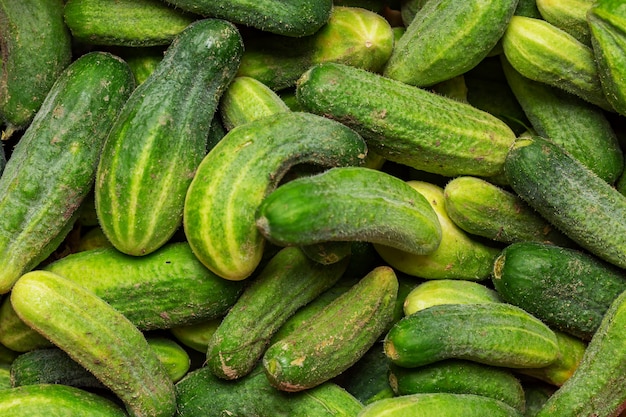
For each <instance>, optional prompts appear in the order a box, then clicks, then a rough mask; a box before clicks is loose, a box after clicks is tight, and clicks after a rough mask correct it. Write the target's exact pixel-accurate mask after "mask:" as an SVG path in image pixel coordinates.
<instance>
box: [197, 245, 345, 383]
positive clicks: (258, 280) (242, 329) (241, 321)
mask: <svg viewBox="0 0 626 417" xmlns="http://www.w3.org/2000/svg"><path fill="white" fill-rule="evenodd" d="M346 267H347V259H346V260H344V261H343V262H336V263H334V264H331V265H321V264H318V263H317V262H314V261H312V260H311V259H309V258H308V257H307V256H306V255H305V254H304V253H302V251H301V250H300V249H298V248H296V247H291V248H284V249H282V250H281V251H279V252H278V253H277V254H276V255H274V256H273V257H272V259H270V261H269V262H268V263H267V265H266V266H265V267H264V268H263V269H262V270H261V271H260V272H259V274H258V276H255V277H254V278H253V281H252V282H251V283H250V285H249V286H247V287H246V289H245V290H244V291H243V293H242V294H241V296H240V297H239V298H238V300H237V302H236V303H235V304H234V305H233V306H232V307H231V308H230V310H229V311H228V313H227V314H226V316H225V317H224V318H223V319H222V321H221V323H220V325H219V326H218V327H217V329H216V330H215V332H214V333H213V335H212V336H211V339H210V340H209V346H208V349H207V360H206V363H205V366H207V367H208V368H210V369H211V371H212V372H213V373H214V374H215V375H217V376H218V377H220V378H224V379H237V378H241V377H242V376H244V375H246V374H248V373H249V372H251V371H252V369H254V366H255V365H256V363H257V361H258V360H259V359H260V358H261V356H262V355H263V353H264V352H265V350H266V348H267V347H268V345H269V342H270V339H271V338H272V336H273V334H274V333H275V332H276V331H277V330H278V329H279V328H280V326H281V325H282V324H283V323H284V322H285V321H286V320H287V318H289V317H290V316H291V315H293V314H294V313H295V311H296V310H297V309H298V308H299V307H302V306H303V305H305V304H308V303H309V302H311V301H313V300H314V299H315V298H316V297H317V296H318V295H320V294H321V293H322V292H323V291H325V290H327V289H329V288H330V287H331V286H332V285H334V284H335V283H336V282H337V281H338V280H339V278H340V277H341V275H342V274H343V273H344V271H345V269H346Z"/></svg>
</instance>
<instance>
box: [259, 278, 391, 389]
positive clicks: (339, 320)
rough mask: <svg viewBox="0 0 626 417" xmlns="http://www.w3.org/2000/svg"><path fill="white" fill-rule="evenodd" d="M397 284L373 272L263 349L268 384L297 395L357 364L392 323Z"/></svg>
mask: <svg viewBox="0 0 626 417" xmlns="http://www.w3.org/2000/svg"><path fill="white" fill-rule="evenodd" d="M397 294H398V279H397V277H396V275H395V272H394V271H393V269H391V268H390V267H388V266H380V267H376V268H374V269H373V270H372V271H371V272H370V273H368V274H367V275H366V276H365V277H363V278H362V279H361V280H360V281H359V282H358V283H357V284H355V285H354V286H353V287H352V288H350V289H349V290H348V291H346V292H345V293H343V294H342V295H340V296H339V297H338V298H336V299H335V300H333V301H332V302H331V303H330V304H328V305H327V306H326V307H325V308H323V309H322V310H321V311H320V312H319V313H318V314H316V315H314V316H312V317H311V318H309V320H308V321H307V322H306V323H304V324H302V325H301V326H300V327H299V329H298V331H297V332H294V333H292V334H290V335H288V336H286V337H284V338H282V339H280V340H279V341H277V342H276V343H275V344H273V345H272V346H270V347H269V348H267V350H266V351H265V354H264V355H263V368H264V369H265V374H266V375H267V377H268V379H269V381H270V384H272V386H274V387H276V388H278V389H279V390H283V391H288V392H297V391H302V390H306V389H310V388H313V387H315V386H318V385H319V384H322V383H324V382H326V381H328V380H330V379H332V378H334V377H336V376H337V375H339V374H340V373H341V372H343V371H345V370H346V369H348V368H349V367H350V366H352V365H353V364H354V363H355V362H356V361H358V360H359V359H360V358H361V357H362V356H363V355H364V354H365V352H367V351H368V350H369V349H370V348H371V347H372V346H373V345H374V343H375V342H376V340H377V339H378V338H379V337H380V336H381V335H382V334H383V332H384V331H385V330H386V329H387V328H388V325H389V323H390V322H391V321H392V320H393V313H394V308H395V302H396V298H397Z"/></svg>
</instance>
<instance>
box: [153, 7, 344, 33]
mask: <svg viewBox="0 0 626 417" xmlns="http://www.w3.org/2000/svg"><path fill="white" fill-rule="evenodd" d="M165 1H167V3H169V4H171V5H173V6H174V7H176V8H179V9H182V10H186V11H189V12H192V13H195V14H199V15H202V16H207V17H216V18H220V19H224V20H227V21H229V22H233V23H236V24H240V25H244V26H249V27H253V28H257V29H260V30H262V31H267V32H271V33H276V34H279V35H284V36H292V37H301V36H306V35H311V34H313V33H315V32H316V31H317V30H319V29H320V28H321V27H322V26H323V25H324V24H325V23H326V22H327V21H328V19H329V17H330V13H331V11H332V7H333V2H332V0H315V1H309V0H295V1H290V2H284V1H275V0H263V1H249V0H227V1H221V2H215V1H213V0H165Z"/></svg>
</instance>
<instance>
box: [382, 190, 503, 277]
mask: <svg viewBox="0 0 626 417" xmlns="http://www.w3.org/2000/svg"><path fill="white" fill-rule="evenodd" d="M407 183H408V185H410V186H411V187H412V188H413V189H415V190H417V191H418V192H419V193H420V194H422V195H423V196H424V197H425V198H426V199H427V200H428V202H429V204H430V205H431V207H432V208H433V210H434V211H435V213H436V214H437V217H438V219H439V224H440V225H441V243H440V244H439V246H438V247H437V248H436V249H435V250H433V251H431V252H429V253H423V254H415V253H408V252H407V251H406V250H402V249H397V248H394V247H391V246H390V245H381V244H375V245H374V247H375V249H376V251H377V252H378V254H379V255H380V257H381V258H382V259H383V260H384V261H385V262H387V263H388V264H389V265H390V266H392V267H393V268H395V269H397V270H399V271H402V272H404V273H405V274H409V275H411V276H416V277H420V278H425V279H467V280H475V281H480V280H486V279H487V278H489V276H490V275H491V271H492V269H493V261H494V260H495V259H496V257H497V256H498V254H499V253H500V249H499V248H497V247H491V246H487V245H485V244H483V243H481V242H479V241H478V240H476V239H474V238H472V237H471V236H470V235H467V234H466V233H465V232H464V231H463V230H461V229H460V228H458V227H457V226H456V225H455V224H454V223H453V222H452V220H450V217H449V216H448V214H447V213H446V207H445V201H444V200H445V198H444V189H443V188H442V187H440V186H438V185H435V184H432V183H430V182H426V181H416V180H411V181H408V182H407Z"/></svg>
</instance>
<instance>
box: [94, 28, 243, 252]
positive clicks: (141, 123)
mask: <svg viewBox="0 0 626 417" xmlns="http://www.w3.org/2000/svg"><path fill="white" fill-rule="evenodd" d="M242 53H243V44H242V40H241V36H240V34H239V31H238V30H237V28H236V27H235V26H234V25H233V24H231V23H230V22H226V21H223V20H217V19H203V20H198V21H196V22H194V23H192V24H191V25H189V26H188V27H187V29H185V30H184V31H183V32H181V33H180V34H179V35H178V36H177V37H176V39H175V40H174V41H173V42H172V44H171V45H170V46H169V47H168V48H167V51H166V53H165V56H164V57H163V60H162V61H161V62H160V63H159V65H158V67H157V68H156V69H155V70H154V72H152V74H151V75H150V76H149V77H148V79H147V80H146V81H144V82H143V83H142V84H141V85H139V86H138V87H137V88H136V89H135V90H134V91H133V93H132V95H131V96H130V97H129V98H128V100H127V101H126V103H125V104H124V107H123V108H122V110H121V112H120V115H119V117H118V118H117V120H116V122H115V124H114V125H113V126H112V127H111V131H110V132H109V135H108V137H107V140H106V144H105V146H104V149H103V150H102V155H101V158H100V163H99V165H98V171H97V178H96V183H95V202H96V211H97V213H98V219H99V222H100V226H101V227H102V230H103V231H104V233H105V234H106V235H107V237H108V239H109V240H110V241H111V243H112V244H113V246H115V247H116V248H117V249H118V250H120V251H121V252H124V253H127V254H129V255H135V256H141V255H146V254H148V253H151V252H153V251H155V250H156V249H158V248H159V247H161V246H162V245H163V244H164V243H165V242H167V241H168V240H169V239H170V238H171V237H172V236H173V235H174V233H175V232H176V230H177V229H178V228H179V227H180V226H181V224H182V216H183V204H184V199H185V193H186V192H187V188H188V186H189V184H190V182H191V180H192V178H193V176H194V174H195V172H196V169H197V167H198V165H199V164H200V161H202V158H203V157H204V156H205V154H206V146H207V145H206V143H207V135H208V132H209V126H210V124H211V120H212V118H213V116H214V114H215V111H216V109H217V106H218V102H219V98H220V97H221V95H222V93H223V91H224V90H225V89H226V88H227V86H228V84H229V83H230V81H231V80H232V78H233V77H234V76H235V71H236V70H237V66H238V65H239V61H240V59H241V54H242ZM198 66H201V67H202V68H203V71H197V70H196V69H197V67H198ZM198 102H202V103H203V105H198ZM146 126H149V128H147V127H146Z"/></svg>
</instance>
